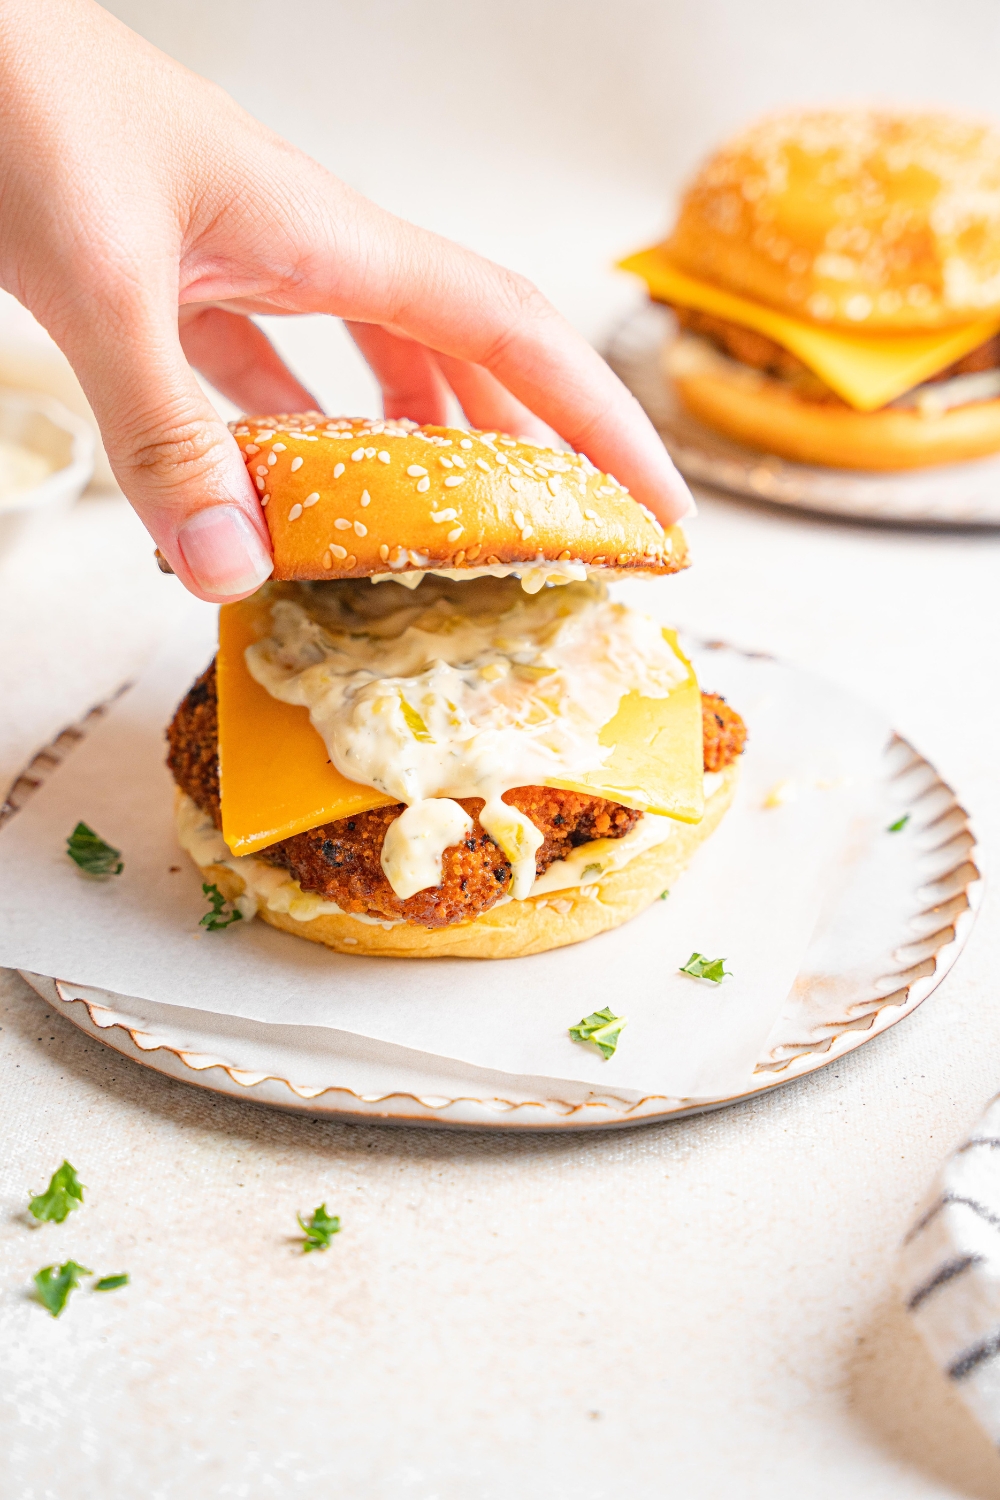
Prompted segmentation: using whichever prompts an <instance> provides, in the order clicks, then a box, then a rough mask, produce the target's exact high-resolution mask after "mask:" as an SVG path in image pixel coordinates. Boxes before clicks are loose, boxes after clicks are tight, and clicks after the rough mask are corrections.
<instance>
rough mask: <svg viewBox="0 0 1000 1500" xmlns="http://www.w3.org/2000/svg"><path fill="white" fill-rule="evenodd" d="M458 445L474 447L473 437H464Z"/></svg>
mask: <svg viewBox="0 0 1000 1500" xmlns="http://www.w3.org/2000/svg"><path fill="white" fill-rule="evenodd" d="M458 446H459V447H460V448H471V447H472V439H471V438H463V439H462V441H461V442H460V443H459V445H458Z"/></svg>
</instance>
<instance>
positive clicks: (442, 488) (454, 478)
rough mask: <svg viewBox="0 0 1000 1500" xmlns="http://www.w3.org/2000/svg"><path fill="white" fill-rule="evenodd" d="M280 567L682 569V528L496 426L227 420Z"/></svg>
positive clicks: (568, 459) (583, 466) (359, 571)
mask: <svg viewBox="0 0 1000 1500" xmlns="http://www.w3.org/2000/svg"><path fill="white" fill-rule="evenodd" d="M231 427H232V431H233V433H234V434H235V437H236V441H237V442H238V443H239V445H240V448H241V450H242V452H243V456H244V459H245V461H246V464H247V470H248V472H249V474H250V477H251V478H252V479H253V480H254V482H255V484H256V487H257V491H258V493H259V494H260V497H261V503H262V504H263V505H264V506H265V507H266V509H265V511H264V514H265V515H266V517H267V523H268V528H269V530H270V533H271V541H272V544H273V547H274V577H275V578H365V577H370V576H372V575H373V574H384V573H393V574H396V576H399V575H400V574H404V573H408V572H414V571H421V570H425V569H428V568H455V569H459V570H461V571H465V570H466V569H470V570H471V569H476V568H483V567H492V566H497V565H501V564H502V565H513V564H523V565H525V566H526V565H528V564H535V565H536V566H537V565H538V564H539V563H540V562H549V563H555V564H560V563H571V562H575V563H583V564H585V565H586V566H587V567H588V568H589V569H594V570H597V571H605V570H607V571H613V572H632V571H639V572H651V573H676V572H677V571H678V570H679V569H680V568H683V567H686V566H687V547H686V543H685V540H684V534H683V532H682V531H680V530H679V529H678V528H677V527H672V528H670V529H669V530H666V531H665V530H664V528H663V527H662V526H661V525H660V523H659V521H657V520H656V518H655V517H654V516H653V515H652V513H651V512H650V511H648V510H647V509H646V508H645V506H643V505H639V504H637V502H636V501H634V500H633V499H632V498H631V496H630V495H629V494H628V491H627V490H625V489H623V488H622V486H621V485H620V484H619V483H618V481H617V480H615V479H612V478H611V477H610V475H607V474H601V473H599V472H598V471H597V470H596V469H595V468H594V466H593V465H592V464H591V463H590V462H589V461H588V460H587V459H586V458H583V457H582V456H580V455H578V454H575V453H564V452H560V451H558V450H556V449H552V448H545V447H542V446H540V445H539V444H537V443H532V442H527V441H522V440H519V439H515V438H511V437H506V436H505V435H503V434H502V433H496V432H466V431H464V430H462V429H460V428H453V427H418V426H417V425H416V423H414V422H407V421H400V420H388V419H387V420H384V421H368V420H366V419H363V418H353V419H351V418H346V417H345V418H340V417H336V418H335V417H324V416H321V415H320V414H319V413H318V412H300V413H297V414H294V415H287V414H286V415H284V416H270V417H243V418H241V419H240V421H239V422H234V423H232V424H231Z"/></svg>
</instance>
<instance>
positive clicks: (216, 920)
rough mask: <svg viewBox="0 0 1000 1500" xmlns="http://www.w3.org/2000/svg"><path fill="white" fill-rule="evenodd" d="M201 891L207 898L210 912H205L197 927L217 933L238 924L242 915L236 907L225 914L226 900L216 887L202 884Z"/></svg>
mask: <svg viewBox="0 0 1000 1500" xmlns="http://www.w3.org/2000/svg"><path fill="white" fill-rule="evenodd" d="M201 888H202V891H203V892H204V893H205V895H206V896H207V897H208V902H209V905H210V906H211V908H212V910H211V911H207V912H206V913H205V915H204V916H203V917H202V919H201V921H200V922H199V923H198V926H199V927H207V928H208V930H209V932H219V931H220V929H221V928H223V927H229V926H231V924H232V923H233V922H240V921H242V919H243V913H242V912H241V911H240V910H239V908H238V907H236V906H233V907H231V909H230V910H229V911H228V912H226V910H225V907H226V898H225V896H224V895H223V894H222V892H221V891H220V890H219V887H218V886H217V885H206V884H205V883H204V882H203V883H202V887H201Z"/></svg>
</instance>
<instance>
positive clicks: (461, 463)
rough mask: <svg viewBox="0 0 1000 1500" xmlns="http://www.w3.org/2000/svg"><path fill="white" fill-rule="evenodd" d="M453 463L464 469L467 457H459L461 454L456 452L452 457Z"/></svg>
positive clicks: (456, 466) (457, 467)
mask: <svg viewBox="0 0 1000 1500" xmlns="http://www.w3.org/2000/svg"><path fill="white" fill-rule="evenodd" d="M452 463H453V464H454V465H455V468H456V469H464V468H465V459H464V458H459V456H458V454H457V453H456V454H455V457H454V458H453V459H452Z"/></svg>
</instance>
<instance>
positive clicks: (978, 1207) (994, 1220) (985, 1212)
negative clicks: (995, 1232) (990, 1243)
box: [903, 1193, 1000, 1245]
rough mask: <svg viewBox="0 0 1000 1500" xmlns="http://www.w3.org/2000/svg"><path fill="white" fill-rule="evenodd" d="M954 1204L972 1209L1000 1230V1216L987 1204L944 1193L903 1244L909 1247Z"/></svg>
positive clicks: (956, 1194)
mask: <svg viewBox="0 0 1000 1500" xmlns="http://www.w3.org/2000/svg"><path fill="white" fill-rule="evenodd" d="M953 1203H954V1204H960V1205H962V1206H963V1207H965V1208H971V1209H972V1212H973V1213H974V1214H978V1215H979V1217H980V1218H981V1219H982V1220H984V1221H985V1223H987V1224H992V1225H993V1228H994V1229H1000V1214H995V1213H994V1212H993V1210H992V1209H989V1208H987V1207H986V1205H985V1204H983V1203H977V1202H976V1200H975V1198H963V1197H961V1196H960V1194H958V1193H944V1194H943V1195H942V1196H941V1197H940V1198H939V1199H938V1201H937V1202H936V1203H935V1204H934V1207H933V1208H930V1209H928V1210H927V1212H926V1213H925V1214H924V1216H923V1218H922V1219H920V1220H919V1221H918V1222H917V1223H916V1224H914V1226H913V1228H912V1229H911V1230H910V1232H909V1234H908V1235H907V1236H906V1238H905V1240H904V1241H903V1244H904V1245H908V1244H909V1243H910V1242H911V1240H915V1239H916V1237H917V1235H918V1234H919V1233H920V1232H921V1230H923V1229H926V1228H927V1226H928V1224H929V1223H930V1222H931V1220H932V1219H936V1218H937V1216H938V1214H939V1213H940V1212H941V1210H942V1209H943V1208H948V1207H949V1206H950V1205H951V1204H953Z"/></svg>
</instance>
